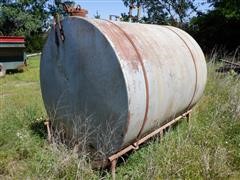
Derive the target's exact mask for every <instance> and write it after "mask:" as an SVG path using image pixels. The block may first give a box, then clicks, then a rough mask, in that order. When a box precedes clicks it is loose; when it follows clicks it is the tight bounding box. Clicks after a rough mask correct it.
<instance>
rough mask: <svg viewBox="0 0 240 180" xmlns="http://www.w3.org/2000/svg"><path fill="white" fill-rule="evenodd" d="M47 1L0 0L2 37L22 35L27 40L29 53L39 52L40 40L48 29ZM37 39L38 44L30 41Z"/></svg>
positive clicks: (41, 41)
mask: <svg viewBox="0 0 240 180" xmlns="http://www.w3.org/2000/svg"><path fill="white" fill-rule="evenodd" d="M47 1H48V0H19V1H13V0H1V1H0V31H1V33H2V34H3V35H22V36H25V37H26V39H27V48H28V50H29V51H33V49H36V50H37V51H39V50H41V45H39V43H43V40H42V38H41V36H42V33H43V31H44V29H45V28H47V27H48V25H49V22H48V17H49V13H48V11H47ZM32 39H37V40H38V42H35V41H32Z"/></svg>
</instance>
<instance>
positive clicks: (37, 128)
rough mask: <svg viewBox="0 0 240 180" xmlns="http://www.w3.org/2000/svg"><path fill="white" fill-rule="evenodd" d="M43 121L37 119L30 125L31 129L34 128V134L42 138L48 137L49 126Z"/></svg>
mask: <svg viewBox="0 0 240 180" xmlns="http://www.w3.org/2000/svg"><path fill="white" fill-rule="evenodd" d="M44 122H45V121H44V120H43V121H37V122H34V123H32V124H31V125H30V129H31V130H32V132H33V134H35V135H37V136H39V137H40V138H43V139H47V134H48V133H47V128H46V126H45V125H44Z"/></svg>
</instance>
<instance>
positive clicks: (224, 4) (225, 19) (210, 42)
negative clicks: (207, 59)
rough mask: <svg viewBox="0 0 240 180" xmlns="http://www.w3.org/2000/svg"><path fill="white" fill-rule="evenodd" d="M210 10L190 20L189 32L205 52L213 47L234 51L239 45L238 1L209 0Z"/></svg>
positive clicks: (239, 6)
mask: <svg viewBox="0 0 240 180" xmlns="http://www.w3.org/2000/svg"><path fill="white" fill-rule="evenodd" d="M210 5H211V6H212V7H213V9H212V10H211V11H208V12H207V13H205V14H199V15H198V16H197V17H194V18H193V19H192V21H191V26H190V27H191V28H190V33H191V34H192V35H193V36H194V37H195V39H196V40H197V41H198V42H199V43H200V45H201V46H202V47H203V48H204V49H205V51H206V52H208V51H209V50H210V51H211V50H212V49H213V48H224V49H225V50H228V51H235V49H236V48H238V47H239V46H240V38H239V37H240V30H239V29H240V1H239V0H211V1H210Z"/></svg>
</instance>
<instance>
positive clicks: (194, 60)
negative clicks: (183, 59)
mask: <svg viewBox="0 0 240 180" xmlns="http://www.w3.org/2000/svg"><path fill="white" fill-rule="evenodd" d="M163 27H165V28H167V29H169V30H170V31H172V32H173V33H175V34H176V35H177V36H178V37H179V38H180V39H181V40H182V41H183V42H184V44H185V45H186V47H187V48H188V50H189V52H190V54H191V56H192V60H193V63H194V67H195V72H196V79H195V81H196V83H195V87H194V93H193V97H192V99H191V101H190V103H189V105H188V106H187V110H189V109H190V107H191V104H192V103H193V100H194V98H195V95H196V93H197V84H198V71H197V64H196V59H195V57H194V55H193V52H192V51H191V49H190V47H189V46H188V44H187V42H186V41H185V40H184V39H183V38H182V37H181V36H180V35H179V34H178V33H177V32H176V31H174V30H173V29H171V28H169V27H167V26H163Z"/></svg>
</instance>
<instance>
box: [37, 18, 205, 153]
mask: <svg viewBox="0 0 240 180" xmlns="http://www.w3.org/2000/svg"><path fill="white" fill-rule="evenodd" d="M61 24H62V28H63V32H64V37H65V39H64V40H61V38H60V35H59V34H60V32H59V30H58V29H56V28H53V29H52V30H51V31H50V33H49V36H48V40H47V42H46V44H45V47H44V50H43V53H42V59H41V70H40V76H41V89H42V96H43V100H44V103H45V107H46V110H47V112H48V115H49V116H50V118H51V119H52V121H53V125H54V126H56V127H63V129H64V130H65V134H66V135H67V136H68V137H72V138H73V139H77V140H79V141H80V140H81V141H80V143H83V142H82V140H83V139H84V140H85V141H84V143H86V145H87V147H90V148H91V151H93V152H100V153H102V154H104V155H106V156H110V155H112V154H114V153H115V152H117V151H119V150H121V149H122V148H124V147H126V146H127V145H129V144H131V143H133V142H135V141H136V140H137V139H139V138H141V137H143V136H144V135H146V134H147V133H149V132H151V131H153V130H155V129H156V128H158V127H159V126H161V125H162V124H164V123H166V122H167V121H168V120H170V119H173V118H174V117H176V116H178V115H181V114H182V113H184V112H186V111H188V110H190V109H191V108H192V107H193V106H194V105H195V104H196V103H197V102H198V101H199V99H200V97H201V96H202V95H203V91H204V88H205V85H206V80H207V67H206V62H205V58H204V54H203V52H202V50H201V48H200V47H199V45H198V44H197V43H196V42H195V40H194V39H193V38H192V37H191V36H190V35H188V34H187V33H186V32H184V31H182V30H180V29H178V28H175V27H171V26H159V25H146V24H138V23H124V22H112V21H108V20H97V19H87V18H80V17H69V18H66V19H65V20H63V21H62V22H61Z"/></svg>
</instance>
